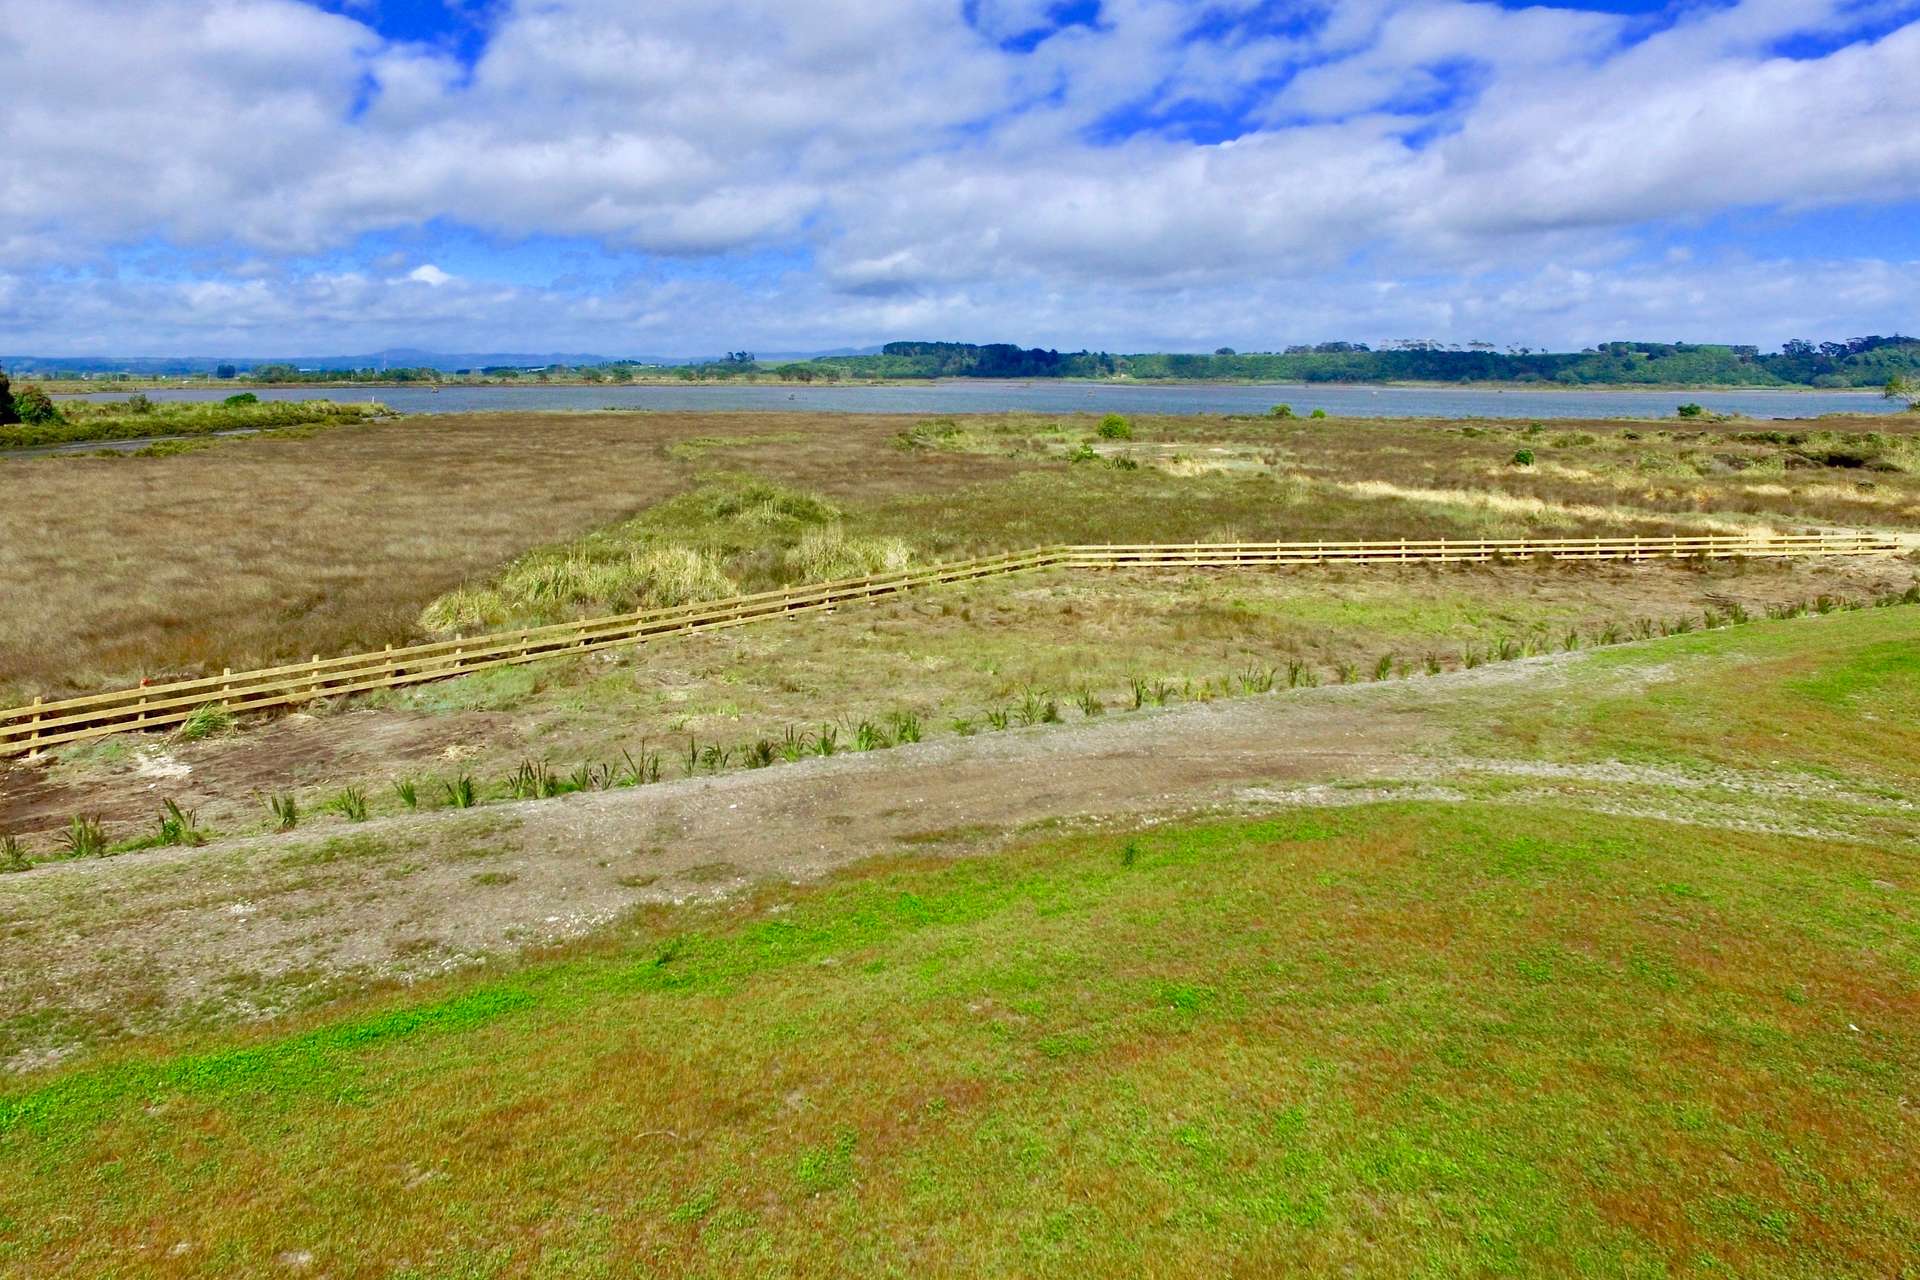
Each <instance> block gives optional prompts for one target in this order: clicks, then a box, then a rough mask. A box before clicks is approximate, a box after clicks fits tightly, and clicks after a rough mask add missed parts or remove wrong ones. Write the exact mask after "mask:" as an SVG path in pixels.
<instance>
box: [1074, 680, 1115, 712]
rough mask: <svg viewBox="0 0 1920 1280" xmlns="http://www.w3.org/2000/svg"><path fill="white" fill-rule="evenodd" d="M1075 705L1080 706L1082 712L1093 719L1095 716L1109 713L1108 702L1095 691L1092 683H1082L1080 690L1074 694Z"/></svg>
mask: <svg viewBox="0 0 1920 1280" xmlns="http://www.w3.org/2000/svg"><path fill="white" fill-rule="evenodd" d="M1073 702H1074V705H1075V706H1077V707H1079V708H1080V714H1081V715H1083V716H1086V717H1087V718H1088V719H1089V720H1091V719H1092V718H1093V717H1094V716H1103V715H1105V714H1107V704H1106V703H1104V702H1102V701H1101V700H1100V695H1099V694H1097V693H1095V692H1094V691H1093V686H1092V685H1081V686H1080V692H1079V693H1076V694H1075V695H1073Z"/></svg>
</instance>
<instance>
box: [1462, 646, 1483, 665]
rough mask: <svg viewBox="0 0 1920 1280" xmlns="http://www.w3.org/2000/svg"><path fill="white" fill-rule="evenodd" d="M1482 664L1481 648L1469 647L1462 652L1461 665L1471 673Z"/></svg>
mask: <svg viewBox="0 0 1920 1280" xmlns="http://www.w3.org/2000/svg"><path fill="white" fill-rule="evenodd" d="M1480 663H1481V657H1480V646H1478V645H1472V644H1470V645H1468V646H1467V647H1466V648H1464V649H1462V650H1461V651H1460V665H1461V666H1463V667H1465V668H1466V669H1467V670H1469V671H1471V670H1473V669H1474V668H1475V667H1477V666H1479V665H1480Z"/></svg>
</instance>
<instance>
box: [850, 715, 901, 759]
mask: <svg viewBox="0 0 1920 1280" xmlns="http://www.w3.org/2000/svg"><path fill="white" fill-rule="evenodd" d="M892 745H893V742H892V740H891V739H889V738H888V737H887V733H886V730H884V729H882V728H881V727H880V726H879V725H877V724H875V723H874V722H873V721H871V720H862V721H861V722H860V723H859V724H857V725H855V726H854V729H853V749H854V750H855V751H885V750H886V749H887V748H888V747H890V746H892Z"/></svg>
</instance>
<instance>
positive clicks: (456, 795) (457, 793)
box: [440, 773, 480, 809]
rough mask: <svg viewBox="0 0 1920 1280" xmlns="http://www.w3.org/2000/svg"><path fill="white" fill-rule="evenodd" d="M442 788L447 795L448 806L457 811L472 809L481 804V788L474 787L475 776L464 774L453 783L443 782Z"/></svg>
mask: <svg viewBox="0 0 1920 1280" xmlns="http://www.w3.org/2000/svg"><path fill="white" fill-rule="evenodd" d="M440 785H441V787H442V788H443V789H444V790H445V791H446V793H447V804H448V805H449V806H450V807H452V808H455V809H471V808H473V806H474V805H476V804H478V803H480V792H479V788H477V787H475V786H474V785H473V775H472V774H470V773H463V774H461V775H460V776H459V777H457V778H455V779H454V780H453V781H452V782H443V783H441V784H440Z"/></svg>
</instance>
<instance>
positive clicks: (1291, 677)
mask: <svg viewBox="0 0 1920 1280" xmlns="http://www.w3.org/2000/svg"><path fill="white" fill-rule="evenodd" d="M1306 678H1307V664H1306V663H1304V662H1289V663H1287V688H1289V689H1298V688H1299V687H1300V686H1301V685H1302V684H1304V683H1306Z"/></svg>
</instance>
